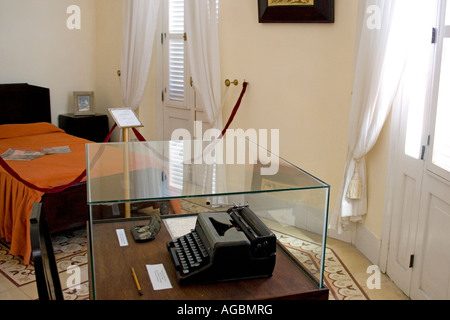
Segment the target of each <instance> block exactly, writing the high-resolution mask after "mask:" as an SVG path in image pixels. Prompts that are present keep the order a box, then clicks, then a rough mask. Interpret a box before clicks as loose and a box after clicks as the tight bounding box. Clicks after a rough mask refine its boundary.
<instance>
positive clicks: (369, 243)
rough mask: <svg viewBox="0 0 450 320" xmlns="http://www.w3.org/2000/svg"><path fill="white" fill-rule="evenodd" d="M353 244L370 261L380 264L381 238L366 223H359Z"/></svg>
mask: <svg viewBox="0 0 450 320" xmlns="http://www.w3.org/2000/svg"><path fill="white" fill-rule="evenodd" d="M353 244H354V245H355V247H356V248H357V249H358V250H359V251H360V252H361V253H362V254H363V255H364V256H365V257H366V258H367V259H369V260H370V262H372V263H373V264H374V265H379V263H380V250H381V240H380V239H378V238H377V237H376V236H375V235H374V234H373V233H372V232H371V231H370V230H369V229H367V228H366V227H365V226H364V225H362V224H359V223H358V224H357V226H356V230H355V238H354V240H353Z"/></svg>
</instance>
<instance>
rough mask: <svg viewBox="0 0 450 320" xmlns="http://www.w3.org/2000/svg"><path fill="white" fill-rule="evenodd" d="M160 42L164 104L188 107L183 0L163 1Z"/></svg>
mask: <svg viewBox="0 0 450 320" xmlns="http://www.w3.org/2000/svg"><path fill="white" fill-rule="evenodd" d="M161 42H162V44H163V52H164V54H163V56H164V76H163V78H164V92H163V100H164V105H165V106H170V107H179V108H189V107H190V105H189V92H188V90H187V88H188V85H189V81H188V79H189V77H188V68H187V63H186V61H187V59H186V34H185V30H184V0H168V1H164V23H163V32H162V34H161Z"/></svg>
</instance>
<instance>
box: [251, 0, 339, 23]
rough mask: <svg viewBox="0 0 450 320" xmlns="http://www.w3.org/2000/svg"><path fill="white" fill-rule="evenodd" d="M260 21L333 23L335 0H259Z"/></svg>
mask: <svg viewBox="0 0 450 320" xmlns="http://www.w3.org/2000/svg"><path fill="white" fill-rule="evenodd" d="M258 13H259V22H260V23H333V22H334V0H258Z"/></svg>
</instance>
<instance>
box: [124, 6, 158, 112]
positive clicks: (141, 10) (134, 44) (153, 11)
mask: <svg viewBox="0 0 450 320" xmlns="http://www.w3.org/2000/svg"><path fill="white" fill-rule="evenodd" d="M160 3H161V0H124V1H123V42H122V56H121V61H120V65H121V67H120V70H121V76H120V80H121V85H122V97H123V100H124V103H125V106H126V107H127V108H131V109H132V110H136V108H137V107H138V106H139V103H140V102H141V100H142V96H143V94H144V89H145V86H146V83H147V78H148V72H149V69H150V61H151V59H152V50H153V42H154V39H155V32H156V28H157V24H158V12H159V7H160Z"/></svg>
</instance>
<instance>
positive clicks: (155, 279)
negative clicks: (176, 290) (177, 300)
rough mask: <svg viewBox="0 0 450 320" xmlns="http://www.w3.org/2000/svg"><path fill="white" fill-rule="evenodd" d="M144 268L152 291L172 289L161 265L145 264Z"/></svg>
mask: <svg viewBox="0 0 450 320" xmlns="http://www.w3.org/2000/svg"><path fill="white" fill-rule="evenodd" d="M146 267H147V272H148V275H149V276H150V281H151V282H152V286H153V290H165V289H172V284H171V283H170V279H169V277H168V276H167V272H166V269H165V268H164V265H163V264H147V265H146Z"/></svg>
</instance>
